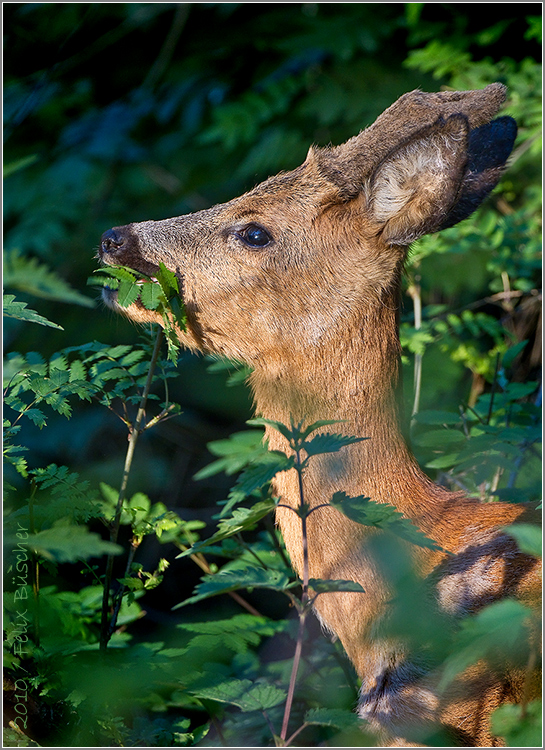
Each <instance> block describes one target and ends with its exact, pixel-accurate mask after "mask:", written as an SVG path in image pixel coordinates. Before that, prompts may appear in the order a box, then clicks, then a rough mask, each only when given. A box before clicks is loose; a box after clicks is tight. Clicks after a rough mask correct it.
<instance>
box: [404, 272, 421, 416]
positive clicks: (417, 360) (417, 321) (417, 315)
mask: <svg viewBox="0 0 545 750" xmlns="http://www.w3.org/2000/svg"><path fill="white" fill-rule="evenodd" d="M414 278H415V280H414V283H413V284H411V285H410V286H409V288H408V289H407V293H408V295H409V296H410V298H411V299H412V301H413V308H414V328H415V331H419V330H420V329H421V328H422V294H421V291H422V290H421V287H420V284H419V283H418V282H419V281H420V276H415V277H414ZM421 387H422V355H421V354H415V355H414V400H413V409H412V413H411V419H412V421H413V422H414V416H415V414H418V410H419V408H420V391H421Z"/></svg>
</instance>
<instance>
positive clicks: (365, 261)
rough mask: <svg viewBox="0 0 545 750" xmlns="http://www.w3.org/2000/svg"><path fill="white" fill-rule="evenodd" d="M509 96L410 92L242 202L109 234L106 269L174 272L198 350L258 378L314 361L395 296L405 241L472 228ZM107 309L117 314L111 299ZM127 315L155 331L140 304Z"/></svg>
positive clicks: (493, 167)
mask: <svg viewBox="0 0 545 750" xmlns="http://www.w3.org/2000/svg"><path fill="white" fill-rule="evenodd" d="M504 98H505V88H504V87H503V86H502V85H500V84H492V85H490V86H488V87H487V88H485V89H484V90H482V91H469V92H445V93H435V94H426V93H422V92H420V91H414V92H411V93H409V94H406V95H404V96H402V97H401V98H400V99H399V100H398V101H397V102H396V103H395V104H393V105H392V106H391V107H390V108H389V109H388V110H386V111H385V112H384V113H383V114H382V115H381V116H380V117H379V118H378V119H377V121H376V122H375V123H374V124H373V125H372V126H370V127H369V128H367V129H366V130H364V131H362V132H361V133H360V134H359V135H357V136H355V137H354V138H352V139H350V140H349V141H347V142H346V143H345V144H343V145H341V146H337V147H335V148H325V149H320V148H311V149H310V150H309V153H308V156H307V158H306V161H305V162H304V163H303V164H302V165H301V166H300V167H298V168H297V169H295V170H293V171H291V172H287V173H283V174H279V175H278V176H276V177H272V178H269V179H268V180H266V181H265V182H263V183H261V184H260V185H258V186H257V187H255V188H254V189H253V190H250V191H249V192H248V193H246V194H245V195H243V196H241V197H240V198H236V199H235V200H232V201H230V202H228V203H225V204H223V205H218V206H215V207H213V208H210V209H208V210H205V211H199V212H197V213H193V214H189V215H186V216H180V217H176V218H172V219H166V220H164V221H146V222H141V223H135V224H129V225H127V226H122V227H115V228H114V229H110V230H108V231H107V232H106V233H105V234H104V235H103V237H102V244H101V248H100V258H101V260H102V262H104V263H106V264H120V265H127V266H130V267H132V268H134V269H135V270H139V271H141V272H143V273H146V274H148V275H152V276H153V274H154V271H155V269H156V268H157V266H158V265H159V263H160V262H163V263H164V264H165V265H166V266H167V267H168V268H169V269H171V270H172V271H174V272H175V273H177V274H178V276H179V278H180V280H181V282H182V284H181V286H182V288H183V296H184V300H185V303H186V306H187V312H188V323H189V325H188V331H187V333H185V334H181V335H180V338H181V339H182V341H183V342H184V343H185V344H186V345H188V346H190V347H192V348H197V349H200V350H205V351H209V352H215V353H219V354H222V355H225V356H227V357H230V358H233V359H237V360H241V361H245V362H248V363H249V364H251V365H253V366H257V365H259V363H263V362H264V361H267V360H268V359H279V360H282V359H285V358H286V357H290V356H292V355H293V354H294V352H301V353H308V351H309V348H316V347H320V346H322V345H323V344H324V343H327V342H328V341H330V340H331V339H333V338H335V337H336V336H338V335H339V331H340V330H341V329H343V328H345V327H346V325H347V322H350V323H352V325H353V324H354V322H355V317H358V316H360V315H361V314H362V313H363V314H365V312H366V311H367V310H368V309H369V307H370V305H373V304H374V303H375V304H376V301H377V300H380V299H382V298H383V296H384V294H385V292H387V293H391V290H392V288H394V287H395V286H396V285H397V281H398V279H399V273H400V267H401V265H402V262H403V259H404V255H405V248H406V247H407V245H409V243H411V242H412V241H414V240H416V239H417V238H418V237H420V236H422V235H423V234H426V233H429V232H435V231H437V230H439V229H442V228H445V227H448V226H451V225H452V224H455V223H456V222H458V221H460V220H462V219H464V218H466V217H467V216H468V215H469V214H470V213H471V212H472V211H473V210H474V209H475V208H476V207H477V206H478V205H479V204H480V202H481V201H482V200H483V198H484V197H485V196H486V195H487V193H488V192H489V191H490V190H491V189H492V188H493V187H494V185H495V184H496V183H497V181H498V179H499V177H500V175H501V172H502V169H503V167H504V165H505V161H506V159H507V157H508V155H509V153H510V151H511V148H512V145H513V141H514V138H515V135H516V125H515V123H514V121H513V120H512V119H511V118H509V117H501V118H499V119H497V120H494V121H492V122H490V119H491V117H493V116H494V114H495V113H496V112H497V110H498V109H499V107H500V105H501V103H502V102H503V100H504ZM105 300H106V302H107V304H109V305H110V306H112V307H114V308H115V307H116V301H115V292H111V291H107V292H105ZM122 312H124V313H126V314H127V315H128V316H129V317H131V318H133V319H134V320H135V321H140V322H143V321H146V320H157V322H160V320H159V318H156V317H155V314H154V313H153V312H150V311H148V310H146V309H145V308H144V307H143V306H141V305H139V304H138V303H136V304H134V305H132V306H131V307H129V308H127V309H126V310H125V309H124V310H122Z"/></svg>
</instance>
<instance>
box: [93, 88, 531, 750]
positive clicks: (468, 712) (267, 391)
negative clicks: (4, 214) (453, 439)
mask: <svg viewBox="0 0 545 750" xmlns="http://www.w3.org/2000/svg"><path fill="white" fill-rule="evenodd" d="M504 99H505V87H504V86H502V85H501V84H498V83H496V84H491V85H490V86H487V87H486V88H485V89H483V90H482V91H464V92H443V93H430V94H427V93H422V92H420V91H413V92H410V93H408V94H405V95H404V96H402V97H401V98H400V99H399V100H398V101H397V102H395V103H394V104H393V105H392V106H391V107H389V109H387V110H386V111H385V112H384V113H383V114H382V115H381V116H380V117H379V118H378V119H377V120H376V122H375V123H374V124H373V125H371V126H370V127H368V128H367V129H366V130H363V131H362V132H361V133H360V134H359V135H357V136H355V137H353V138H351V139H350V140H349V141H347V142H346V143H345V144H343V145H341V146H338V147H328V148H314V147H311V148H310V150H309V152H308V156H307V158H306V160H305V162H304V163H303V164H302V165H301V166H300V167H298V168H297V169H294V170H293V171H291V172H287V173H281V174H279V175H277V176H275V177H271V178H269V179H267V180H266V181H265V182H263V183H262V184H260V185H258V186H257V187H255V188H253V189H252V190H250V191H249V192H248V193H246V194H244V195H243V196H241V197H239V198H236V199H234V200H232V201H229V202H228V203H225V204H223V205H218V206H214V207H212V208H210V209H208V210H204V211H198V212H196V213H193V214H189V215H186V216H180V217H176V218H171V219H166V220H164V221H145V222H141V223H134V224H128V225H126V226H122V227H115V228H114V229H110V230H108V231H107V232H105V234H104V235H103V237H102V245H101V250H100V258H101V261H102V262H103V263H105V264H110V265H126V266H130V267H131V268H133V269H135V270H136V271H139V272H141V273H142V274H146V275H148V276H152V275H154V273H156V270H157V268H158V266H159V263H160V262H163V263H164V264H165V265H166V267H167V268H169V269H170V270H172V271H173V272H175V273H176V274H177V276H178V279H179V280H180V289H183V297H184V301H185V304H186V307H187V316H188V325H187V331H185V332H180V334H179V336H180V340H181V342H182V343H183V344H184V345H186V346H188V347H190V348H191V349H197V350H200V351H203V352H212V353H216V354H220V355H224V356H226V357H228V358H231V359H234V360H239V361H243V362H246V363H248V364H249V365H251V366H252V368H253V374H252V375H251V377H250V382H251V386H252V388H253V392H254V397H255V406H256V410H257V412H258V413H260V414H261V415H263V416H264V417H266V418H269V419H274V420H279V421H282V422H284V423H289V422H290V418H293V420H294V422H296V423H297V422H299V421H300V420H303V419H304V420H305V421H306V422H311V421H314V420H315V419H337V420H343V422H342V423H341V424H339V425H338V426H337V427H333V428H332V429H338V430H339V431H340V432H343V433H345V434H350V435H356V436H365V437H367V438H369V439H368V440H366V441H364V442H360V443H357V444H354V445H351V446H349V447H345V448H343V450H342V451H341V453H340V454H338V455H339V456H341V458H339V459H338V460H335V461H333V460H332V458H331V456H323V457H315V458H314V459H313V461H312V462H311V463H310V465H309V467H308V470H307V473H306V474H305V490H306V502H307V503H309V504H310V506H311V507H312V506H316V505H319V504H322V503H324V502H327V501H328V499H329V498H330V497H331V496H332V494H333V493H334V492H335V491H337V490H343V491H345V492H346V493H348V494H350V495H364V496H366V497H370V498H371V499H373V500H376V501H382V502H387V503H391V504H392V505H395V506H396V507H397V509H398V510H399V511H401V512H402V513H403V514H404V516H405V517H407V518H408V519H411V520H412V521H414V523H415V524H416V525H417V526H418V527H419V528H420V529H421V530H422V531H423V532H424V533H425V534H427V535H428V536H429V537H431V538H432V539H434V540H436V541H437V542H438V543H439V544H440V545H441V546H442V548H443V549H442V550H432V549H424V548H421V547H416V546H410V549H409V550H408V552H407V554H408V555H409V556H410V558H411V560H412V564H413V565H414V568H415V570H416V571H417V574H418V576H419V577H420V580H424V579H426V580H427V581H428V582H430V583H429V585H430V586H431V587H432V590H433V596H432V598H433V601H434V606H436V608H437V611H439V612H441V613H443V614H444V615H445V616H447V617H448V618H456V617H460V616H462V615H465V614H468V613H474V612H476V611H478V610H479V609H480V608H481V607H483V606H484V605H485V604H488V603H491V602H494V601H496V600H497V599H500V598H502V597H505V596H509V597H517V598H519V599H520V600H522V601H527V602H533V601H534V599H537V598H538V597H539V588H540V584H539V572H538V564H537V560H535V559H534V558H533V557H530V556H527V555H524V554H522V553H520V552H519V551H518V548H517V546H516V544H515V543H514V541H513V540H512V539H511V538H510V537H509V536H507V535H506V534H505V533H503V532H502V531H501V527H502V526H506V525H509V524H512V523H513V522H515V521H519V522H520V521H523V520H525V519H527V518H532V520H534V519H533V511H532V509H530V508H528V507H527V506H523V505H516V504H506V503H500V502H497V503H496V502H491V503H481V502H479V501H477V500H474V499H471V498H468V497H464V495H463V494H462V493H454V492H450V491H447V490H446V489H444V488H443V487H440V486H437V485H435V484H434V483H432V481H431V480H430V479H429V478H428V477H427V476H425V475H424V474H423V472H422V471H421V470H420V468H419V466H418V465H417V463H416V460H415V459H414V458H413V456H412V455H411V452H410V451H409V449H408V447H407V446H406V444H405V442H404V440H403V438H402V437H401V432H400V426H399V410H398V405H397V401H396V396H395V390H396V386H397V384H398V380H399V354H400V344H399V334H398V308H399V295H400V278H401V273H402V266H403V262H404V259H405V256H406V252H407V246H408V245H409V244H410V243H411V242H413V241H414V240H416V239H417V238H419V237H420V236H422V235H424V234H426V233H430V232H436V231H438V230H441V229H444V228H446V227H450V226H452V225H453V224H455V223H457V222H459V221H461V220H462V219H465V218H466V217H467V216H469V215H470V214H471V212H472V211H474V209H476V208H477V206H478V205H479V204H480V203H481V201H482V200H483V199H484V198H485V196H486V195H487V194H488V193H489V191H490V190H491V189H492V188H493V187H494V186H495V185H496V184H497V182H498V180H499V178H500V176H501V174H502V171H503V169H504V167H505V163H506V160H507V158H508V156H509V154H510V152H511V149H512V147H513V142H514V139H515V136H516V125H515V122H514V121H513V120H512V119H511V118H510V117H500V118H498V119H496V120H492V118H493V117H494V115H495V114H496V113H497V112H498V110H499V108H500V106H501V104H502V103H503V101H504ZM104 296H105V300H106V302H107V304H108V305H109V306H111V307H112V308H114V309H118V310H119V311H120V312H123V313H126V314H127V315H129V317H130V318H132V319H133V320H135V321H138V322H146V321H150V320H151V321H155V322H158V323H161V317H160V316H159V315H158V314H156V313H154V312H150V311H148V310H147V309H145V308H144V306H143V305H141V304H140V303H139V302H137V303H135V304H133V305H132V306H131V307H129V308H127V309H121V308H120V306H119V305H117V303H116V292H114V291H111V290H108V289H106V290H105V292H104ZM267 437H268V440H269V447H270V448H271V449H278V450H284V451H286V450H288V448H287V444H286V442H285V441H284V438H282V436H281V435H279V434H278V433H277V432H274V431H271V430H268V433H267ZM275 492H276V493H277V495H278V496H281V497H282V502H283V503H285V504H290V505H291V506H293V507H295V506H296V504H297V500H298V487H297V477H296V476H295V472H294V471H291V472H284V473H282V474H280V475H278V476H277V477H276V480H275ZM277 518H278V523H279V524H280V527H281V530H282V533H283V536H284V540H285V543H286V547H287V549H288V551H289V554H290V557H291V560H292V563H293V565H294V567H295V569H296V570H297V571H298V572H299V574H301V571H302V564H303V563H302V559H303V552H302V538H301V522H300V519H299V517H298V516H297V515H296V514H295V513H293V512H290V511H289V510H287V509H285V508H279V509H278V511H277ZM382 536H383V534H382V533H381V532H377V531H376V530H374V529H370V527H367V526H362V525H360V524H357V523H354V522H352V521H351V520H349V519H348V518H347V517H345V516H344V515H342V514H341V513H340V512H338V511H337V510H334V509H332V508H324V509H320V510H319V511H318V512H316V513H312V515H311V516H310V517H309V519H308V554H309V567H310V576H311V577H313V578H324V579H345V580H351V581H357V582H358V583H360V584H361V586H362V587H363V589H364V590H365V593H361V594H360V593H349V592H344V593H341V592H339V593H329V594H327V595H322V596H319V597H318V598H317V600H316V604H315V609H316V611H317V614H318V616H319V618H320V619H321V621H322V623H323V624H324V626H325V627H326V628H327V629H328V630H329V631H331V632H332V633H334V634H336V636H337V637H338V638H340V640H341V642H342V644H343V646H344V648H345V650H346V653H347V654H348V656H349V658H350V659H351V660H352V662H353V663H354V665H355V667H356V670H357V672H358V674H359V676H360V678H361V681H362V686H361V698H360V704H359V712H360V715H361V716H362V717H363V718H365V719H367V720H368V721H369V722H370V723H371V725H372V726H373V727H374V728H375V729H376V731H377V732H379V734H380V735H381V742H384V744H392V745H396V744H397V745H400V744H403V745H414V744H418V743H420V742H424V741H425V736H426V735H425V733H424V734H422V733H420V734H419V733H418V732H419V731H420V729H421V728H422V727H425V728H426V731H427V733H428V737H429V735H430V732H431V728H432V727H434V726H435V727H441V728H442V731H445V732H447V733H449V736H450V738H451V739H450V743H451V744H461V745H467V746H483V745H484V746H490V745H492V746H493V745H498V744H501V739H499V738H495V737H493V736H492V735H491V730H490V727H489V716H490V713H491V711H492V710H493V709H495V708H496V707H497V706H498V705H499V704H500V703H501V702H503V701H506V700H507V701H516V700H517V690H518V691H519V693H520V682H521V675H520V674H519V673H513V672H509V673H508V672H507V670H505V669H504V670H503V671H497V670H495V669H494V667H493V665H490V664H488V665H484V664H483V663H479V664H478V665H476V666H474V667H472V668H471V669H469V670H466V672H465V673H463V674H462V675H460V676H458V678H457V679H456V680H455V681H454V682H453V683H451V685H450V687H449V688H448V689H447V690H446V691H442V692H441V691H439V690H438V679H439V678H438V674H437V673H436V671H434V668H433V665H432V666H429V665H428V664H427V663H426V660H425V659H424V660H423V661H419V659H418V657H416V656H415V657H411V654H410V653H407V651H408V646H407V644H406V643H404V641H403V638H402V637H401V636H399V637H394V636H393V635H391V631H388V629H387V626H388V612H389V608H390V601H391V597H392V590H391V585H390V583H389V582H388V580H387V574H386V572H385V571H384V570H383V569H382V567H381V565H379V564H378V563H377V561H376V559H374V558H373V556H372V553H371V549H372V548H373V545H374V544H375V542H376V540H377V538H380V537H382ZM400 544H401V542H400ZM445 550H446V552H445ZM517 680H518V683H517ZM518 698H520V695H518ZM447 744H448V743H447Z"/></svg>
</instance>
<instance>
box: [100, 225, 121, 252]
mask: <svg viewBox="0 0 545 750" xmlns="http://www.w3.org/2000/svg"><path fill="white" fill-rule="evenodd" d="M125 242H126V238H125V237H124V236H123V234H122V233H121V232H120V230H119V229H108V231H106V232H104V234H103V235H102V238H101V242H100V253H101V255H105V254H112V253H115V252H117V250H119V248H121V247H123V245H124V244H125Z"/></svg>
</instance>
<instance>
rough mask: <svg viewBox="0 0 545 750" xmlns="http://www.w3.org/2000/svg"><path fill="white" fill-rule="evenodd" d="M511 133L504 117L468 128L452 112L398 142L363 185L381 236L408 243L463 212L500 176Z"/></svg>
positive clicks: (509, 122)
mask: <svg viewBox="0 0 545 750" xmlns="http://www.w3.org/2000/svg"><path fill="white" fill-rule="evenodd" d="M515 136H516V124H515V122H514V120H512V119H511V118H510V117H502V118H499V119H498V120H494V121H493V122H491V123H488V124H487V125H483V126H481V127H479V128H475V129H474V130H470V127H469V123H468V120H467V117H465V116H464V115H462V114H454V115H451V116H450V117H449V118H448V119H447V120H438V121H437V122H436V123H435V124H434V125H432V126H430V127H428V128H426V129H424V130H422V131H420V132H418V133H417V134H415V135H414V136H413V137H412V138H411V139H410V140H409V141H407V142H405V143H404V144H401V145H400V146H398V147H397V148H396V149H395V150H394V151H392V152H391V153H390V154H389V155H388V156H387V157H386V158H385V159H383V161H382V162H381V163H380V164H379V165H378V166H377V168H376V169H375V170H374V172H373V174H372V175H371V176H370V179H369V181H368V182H367V185H366V192H367V198H368V207H369V210H370V214H371V218H372V220H373V223H376V224H377V225H378V227H379V228H380V231H381V233H382V237H383V239H384V240H385V241H386V242H387V243H388V244H392V245H394V244H395V245H408V244H410V243H411V242H413V241H414V240H416V239H418V238H419V237H421V236H422V235H424V234H429V233H431V232H436V231H438V230H440V229H445V228H446V227H449V226H452V225H453V224H456V223H457V222H459V221H461V220H462V219H465V218H466V217H467V216H469V215H470V214H471V213H472V212H473V211H474V210H475V209H476V208H477V207H478V206H479V204H480V203H481V202H482V200H483V199H484V198H485V197H486V195H487V194H488V193H489V192H490V190H492V188H493V187H494V186H495V185H496V184H497V182H498V180H499V179H500V176H501V173H502V170H503V167H504V165H505V162H506V160H507V158H508V156H509V154H510V152H511V149H512V147H513V143H514V140H515Z"/></svg>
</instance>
